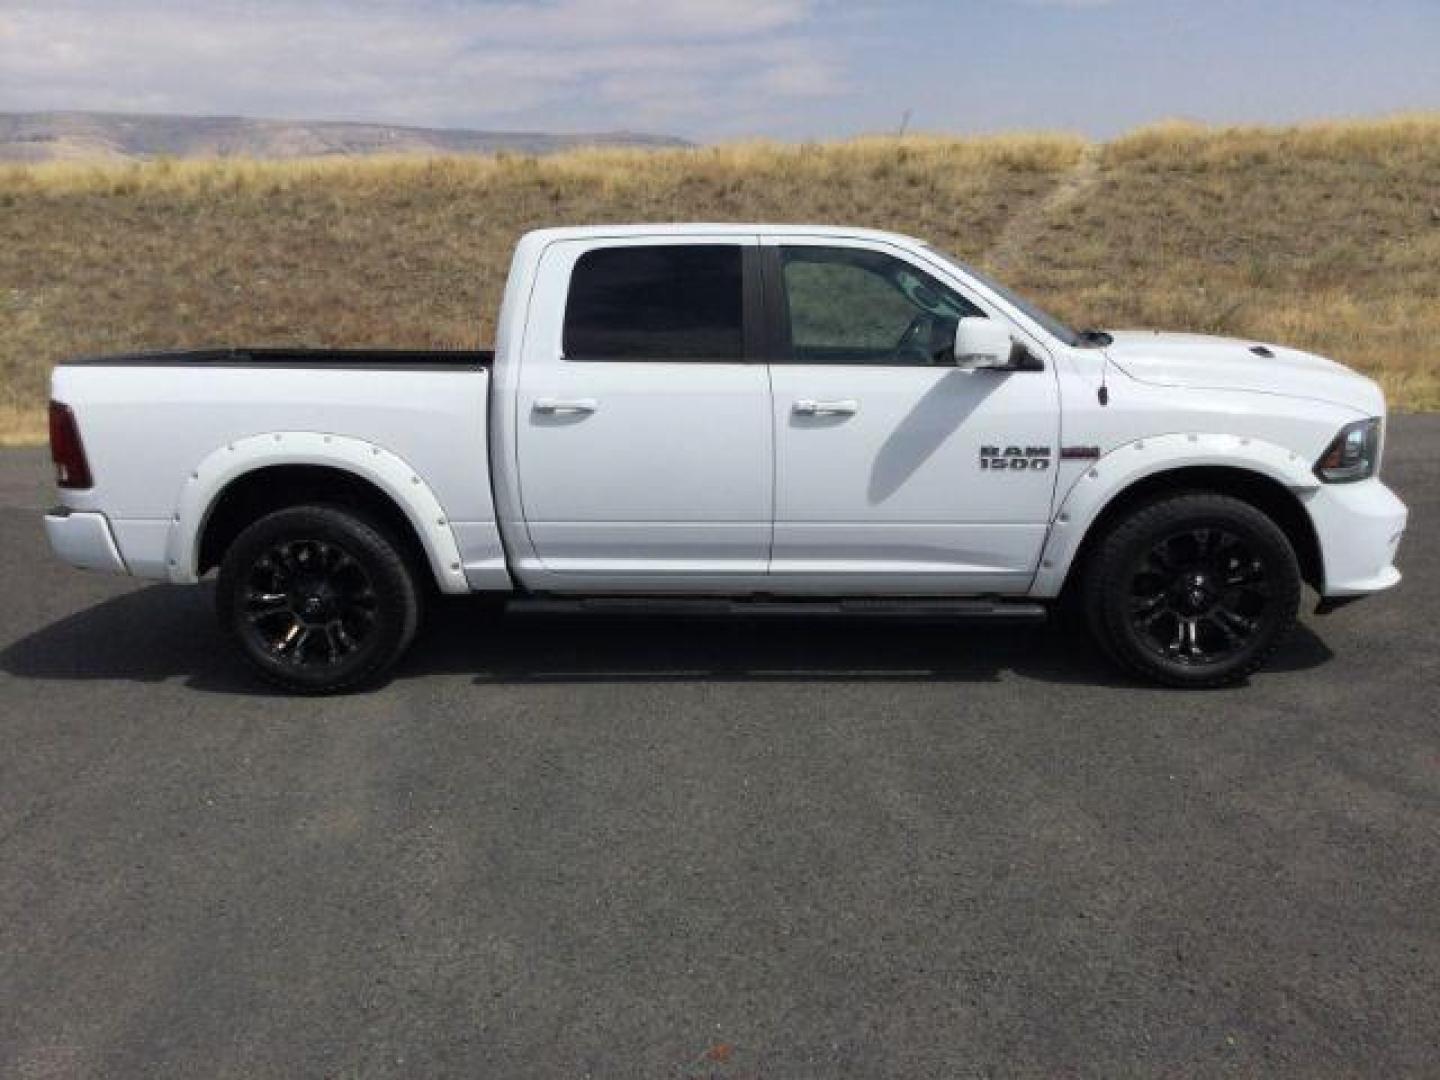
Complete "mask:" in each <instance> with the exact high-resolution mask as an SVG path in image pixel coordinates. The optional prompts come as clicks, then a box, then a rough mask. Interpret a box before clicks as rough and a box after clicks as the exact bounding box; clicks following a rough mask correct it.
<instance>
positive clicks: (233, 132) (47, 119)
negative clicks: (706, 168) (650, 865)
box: [0, 112, 691, 161]
mask: <svg viewBox="0 0 1440 1080" xmlns="http://www.w3.org/2000/svg"><path fill="white" fill-rule="evenodd" d="M689 145H691V144H690V143H688V142H686V141H685V140H684V139H676V138H671V137H669V136H665V135H647V134H643V133H639V132H630V131H607V132H598V133H594V134H572V133H560V134H557V133H552V132H541V131H472V130H467V129H463V128H421V127H406V126H404V125H399V124H367V123H357V122H351V121H342V120H264V119H252V118H249V117H243V116H172V115H161V114H146V113H97V112H42V113H0V161H65V160H80V159H94V158H101V159H110V160H116V159H136V160H144V159H147V158H156V157H176V158H196V157H249V158H269V159H280V158H299V157H328V156H332V155H348V156H363V155H367V154H493V153H496V152H498V151H502V150H508V151H513V152H518V153H526V154H547V153H553V152H555V151H558V150H567V149H570V148H572V147H576V146H636V147H655V148H659V147H676V146H689Z"/></svg>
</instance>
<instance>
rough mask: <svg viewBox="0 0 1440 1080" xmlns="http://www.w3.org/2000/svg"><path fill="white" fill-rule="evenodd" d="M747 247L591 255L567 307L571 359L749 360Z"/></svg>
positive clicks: (580, 267)
mask: <svg viewBox="0 0 1440 1080" xmlns="http://www.w3.org/2000/svg"><path fill="white" fill-rule="evenodd" d="M740 265H741V264H740V247H739V246H738V245H733V244H704V245H698V244H697V245H693V246H686V245H663V246H657V247H614V248H599V249H597V250H595V251H587V252H586V253H585V254H584V255H581V256H580V258H579V259H578V260H577V261H576V263H575V269H574V271H573V272H572V274H571V277H570V299H569V301H568V302H567V303H566V305H565V340H564V348H565V356H566V359H569V360H686V361H704V360H711V361H741V360H744V359H745V345H744V341H745V335H744V315H743V309H744V303H743V299H742V297H743V289H742V286H741V269H740Z"/></svg>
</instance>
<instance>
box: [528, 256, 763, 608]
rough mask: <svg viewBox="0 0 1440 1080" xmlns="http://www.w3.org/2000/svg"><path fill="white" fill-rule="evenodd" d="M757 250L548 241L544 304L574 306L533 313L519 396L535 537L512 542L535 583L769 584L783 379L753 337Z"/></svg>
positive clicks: (598, 586)
mask: <svg viewBox="0 0 1440 1080" xmlns="http://www.w3.org/2000/svg"><path fill="white" fill-rule="evenodd" d="M758 253H759V249H758V246H757V245H756V242H755V241H754V240H747V238H744V237H738V238H737V237H733V236H731V237H723V238H722V237H703V236H701V237H695V238H685V237H679V236H677V237H666V238H664V239H663V240H661V239H656V238H646V239H644V240H643V241H640V240H627V239H615V240H598V241H584V242H581V241H567V242H559V243H556V244H553V245H551V246H550V247H549V248H547V249H546V251H545V253H544V255H543V256H542V258H541V262H540V267H539V275H538V278H537V284H536V291H535V294H534V295H533V297H532V299H531V310H532V311H533V312H545V311H551V312H556V313H559V312H562V311H563V316H558V315H557V316H556V317H553V318H550V317H546V318H540V317H538V316H537V317H533V318H532V320H531V322H532V324H533V325H534V326H535V327H536V329H534V330H532V331H530V332H527V337H526V341H525V343H524V346H523V357H522V365H521V371H520V376H519V386H518V394H517V400H516V408H517V415H516V432H517V446H516V457H517V461H518V473H519V481H520V482H519V494H520V501H521V505H522V506H523V508H524V518H525V528H526V530H527V532H528V537H529V540H530V545H531V549H532V550H531V551H529V552H521V553H515V554H516V558H517V560H518V562H519V563H520V565H521V568H522V570H523V571H525V572H526V574H527V579H528V580H530V581H532V582H534V583H536V584H537V585H538V586H540V587H544V588H547V589H552V590H557V591H577V592H596V591H626V592H629V591H650V590H657V591H668V590H674V591H695V590H700V589H716V590H722V591H723V590H729V589H738V590H741V591H743V590H744V589H746V588H748V587H759V586H761V585H763V583H764V575H765V571H766V566H767V562H768V559H769V554H770V512H771V501H772V497H773V487H772V481H773V477H772V465H773V461H772V454H773V439H772V431H771V420H770V384H769V378H768V373H767V370H766V365H765V363H764V361H763V357H761V356H759V355H757V354H758V349H757V348H755V347H754V346H753V345H749V344H747V334H746V326H747V322H751V321H753V320H755V319H758V315H756V314H755V310H754V309H756V307H757V303H756V301H755V299H754V294H755V289H754V288H750V289H747V288H746V287H745V280H746V266H747V264H753V262H754V260H755V258H756V257H758ZM750 277H751V279H752V280H754V281H757V282H758V275H757V274H756V272H755V270H754V268H753V265H752V266H751V268H750ZM747 316H748V317H747ZM751 338H752V340H753V334H752V335H751Z"/></svg>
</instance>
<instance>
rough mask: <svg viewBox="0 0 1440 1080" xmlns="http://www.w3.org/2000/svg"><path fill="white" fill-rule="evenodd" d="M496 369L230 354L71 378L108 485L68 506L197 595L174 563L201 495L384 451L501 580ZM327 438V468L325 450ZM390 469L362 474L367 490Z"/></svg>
mask: <svg viewBox="0 0 1440 1080" xmlns="http://www.w3.org/2000/svg"><path fill="white" fill-rule="evenodd" d="M492 356H493V354H492V353H490V352H488V351H487V352H480V351H475V352H462V351H460V350H425V351H420V350H402V349H300V348H216V349H185V350H170V351H160V352H137V353H130V354H118V355H110V356H99V357H94V358H81V359H77V360H71V361H68V362H65V363H62V364H61V365H59V366H58V367H57V368H56V369H55V373H54V377H53V379H52V384H51V388H52V395H53V397H54V398H55V400H57V401H61V402H64V403H66V404H68V405H69V406H70V407H71V409H72V411H73V412H74V414H75V416H76V418H77V421H78V424H79V429H80V437H81V439H82V440H83V441H84V445H85V449H86V451H87V453H88V454H89V455H90V457H91V460H92V461H93V462H94V466H93V468H94V474H95V476H94V484H93V486H92V487H91V488H89V489H87V490H83V491H74V492H69V493H67V498H66V502H67V506H69V508H70V509H72V510H79V511H99V512H103V513H104V514H105V515H106V517H107V520H108V522H109V527H110V529H111V531H112V533H113V535H114V538H115V541H116V544H117V546H118V548H119V552H120V555H121V556H122V557H123V559H124V562H125V566H126V568H127V569H128V570H129V572H130V573H132V574H135V575H137V576H140V577H154V578H162V579H167V580H171V581H184V580H189V579H190V578H192V577H193V571H194V569H195V567H194V565H193V564H192V563H191V562H189V560H188V559H187V558H179V559H177V558H176V554H175V553H174V552H172V551H171V550H170V549H171V547H172V545H173V544H174V543H175V542H176V536H177V530H180V529H182V528H184V527H186V525H185V524H184V523H182V522H179V521H177V520H176V517H177V515H176V507H177V506H179V505H180V504H181V503H182V502H183V501H184V499H185V498H186V497H187V496H186V492H188V491H190V490H191V489H192V488H193V487H194V486H195V485H201V486H205V485H209V484H212V483H213V484H216V485H220V484H222V483H223V482H224V474H227V473H228V472H233V471H236V470H238V469H240V468H242V467H243V468H252V467H257V466H263V465H277V464H321V463H324V462H326V461H329V460H331V459H332V458H336V457H337V455H343V454H344V453H346V451H345V449H344V448H345V447H346V446H349V447H351V448H352V450H353V449H355V448H363V449H364V451H365V452H366V454H368V453H370V452H371V450H372V449H373V451H374V452H375V453H376V454H381V453H383V455H384V457H383V459H377V460H383V461H386V462H389V463H390V467H391V468H392V469H393V471H395V472H396V473H397V475H398V474H403V475H401V480H402V481H403V484H404V487H405V489H407V490H408V489H409V488H410V487H411V486H417V485H419V484H421V483H422V482H421V481H420V480H419V479H418V478H421V477H423V478H424V479H423V485H424V486H425V487H426V488H427V489H428V490H429V492H430V493H431V495H433V498H434V500H435V502H436V504H437V505H438V510H437V512H436V514H435V517H437V518H438V517H440V516H441V513H440V511H443V516H444V519H445V521H446V523H447V524H446V528H448V529H449V530H450V531H451V532H452V533H453V534H454V537H455V543H456V545H458V560H456V559H452V560H451V561H452V562H453V561H458V562H460V563H461V564H463V569H464V572H465V573H466V574H467V575H471V574H473V575H474V576H475V580H477V581H484V580H488V579H487V577H486V575H487V574H489V573H490V570H491V567H492V564H493V563H496V562H497V561H500V556H499V555H498V554H497V553H498V552H499V539H498V534H497V533H496V525H495V511H494V503H493V500H492V497H491V492H490V469H489V450H488V445H487V409H486V405H487V401H488V396H489V384H490V378H491V374H492V370H493V369H492V366H491V358H492ZM312 435H313V436H314V438H315V439H321V438H323V439H324V440H325V442H324V443H323V444H322V445H323V446H325V451H324V453H320V452H319V451H317V450H315V449H314V448H310V447H309V440H310V436H312ZM292 436H293V437H292ZM351 456H352V457H353V456H354V455H353V454H352V455H351ZM374 464H375V462H372V461H371V460H370V459H369V458H368V457H367V458H364V459H363V460H362V462H361V464H360V465H359V466H356V465H355V463H354V462H350V463H349V465H350V466H351V467H352V468H359V469H360V472H359V475H362V476H367V471H366V470H370V468H371V466H372V465H374ZM412 477H414V478H417V479H415V480H414V481H413V482H412ZM368 478H370V479H375V478H374V477H368ZM214 494H218V490H217V491H216V492H215V493H214ZM179 516H181V517H183V513H182V514H181V515H179ZM419 525H420V526H423V525H425V522H423V521H422V522H420V523H419ZM417 527H419V526H417ZM172 559H175V560H176V561H175V562H174V563H173V564H172V561H171V560H172ZM500 565H501V566H502V567H503V561H500Z"/></svg>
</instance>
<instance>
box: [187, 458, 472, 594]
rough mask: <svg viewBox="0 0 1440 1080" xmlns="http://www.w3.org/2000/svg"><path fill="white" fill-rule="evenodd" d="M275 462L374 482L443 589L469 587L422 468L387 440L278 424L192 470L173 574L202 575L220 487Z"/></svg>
mask: <svg viewBox="0 0 1440 1080" xmlns="http://www.w3.org/2000/svg"><path fill="white" fill-rule="evenodd" d="M276 465H318V466H323V467H326V468H332V469H339V470H341V471H343V472H348V473H351V474H353V475H355V476H357V477H359V478H361V479H362V480H367V481H369V482H370V483H371V484H374V485H375V486H376V487H377V488H379V489H380V490H381V491H383V492H384V493H385V494H386V495H387V496H389V497H390V499H391V500H392V501H394V503H395V505H396V506H398V507H399V508H400V510H401V511H402V512H403V513H404V514H405V517H406V518H407V519H409V521H410V524H411V526H412V527H413V528H414V529H415V535H416V536H418V537H419V538H420V543H421V546H422V547H423V548H424V549H425V556H426V558H427V559H428V560H429V562H430V570H431V572H432V573H433V574H434V575H435V581H436V583H437V584H438V585H439V587H440V590H441V591H442V592H446V593H467V592H469V591H470V586H469V584H468V583H467V582H466V580H465V573H464V568H463V567H462V565H461V559H460V549H459V546H458V544H457V543H456V541H455V534H454V533H453V532H452V531H451V529H450V525H449V521H450V518H449V515H448V514H446V512H445V508H444V507H443V506H442V505H441V504H440V500H439V499H438V498H437V497H436V495H435V493H434V492H433V491H432V490H431V489H430V486H429V485H428V484H426V483H425V481H424V480H422V479H421V477H420V474H419V473H418V472H416V471H415V470H414V469H412V468H411V467H410V466H409V465H407V464H406V463H405V461H404V460H403V459H402V458H400V457H399V456H397V455H396V454H393V453H391V452H390V451H389V450H386V449H385V448H384V447H383V446H376V445H375V444H374V443H368V442H365V441H364V440H362V439H355V438H351V437H349V436H346V435H324V434H321V433H319V432H313V431H275V432H268V433H266V434H263V435H249V436H246V437H245V438H243V439H236V440H235V441H234V442H232V443H228V444H226V445H225V446H222V447H220V448H219V449H217V450H215V451H213V452H212V453H210V455H209V456H207V457H206V458H205V459H204V460H203V461H201V462H200V464H198V465H197V466H195V467H194V468H193V469H192V470H191V471H190V474H189V476H188V477H186V480H185V486H184V488H183V489H182V490H181V492H180V498H179V503H178V508H177V510H176V512H175V514H174V516H173V518H172V519H171V522H170V535H169V538H168V541H167V543H166V565H167V568H168V573H169V578H170V580H171V581H172V582H176V583H180V584H188V583H193V582H195V581H198V580H199V574H198V568H199V558H200V538H201V537H202V536H203V535H204V532H205V526H206V525H207V524H208V522H209V520H210V513H211V511H212V510H213V509H214V507H215V505H216V502H217V501H218V500H219V498H220V495H221V493H222V492H223V491H224V490H225V489H226V488H227V487H228V486H229V485H230V484H231V483H232V482H233V481H235V480H238V479H239V478H240V477H242V476H245V475H246V474H247V473H252V472H254V471H256V470H257V469H265V468H270V467H272V466H276Z"/></svg>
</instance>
